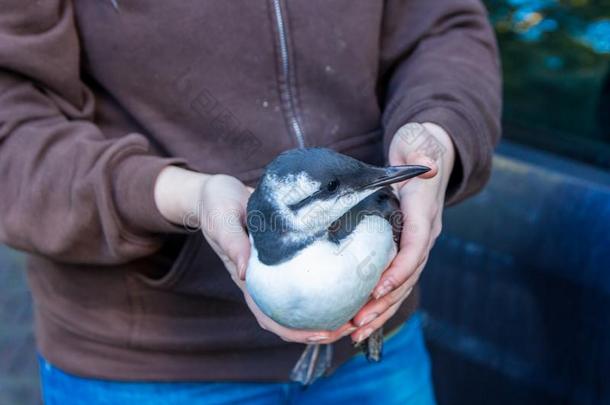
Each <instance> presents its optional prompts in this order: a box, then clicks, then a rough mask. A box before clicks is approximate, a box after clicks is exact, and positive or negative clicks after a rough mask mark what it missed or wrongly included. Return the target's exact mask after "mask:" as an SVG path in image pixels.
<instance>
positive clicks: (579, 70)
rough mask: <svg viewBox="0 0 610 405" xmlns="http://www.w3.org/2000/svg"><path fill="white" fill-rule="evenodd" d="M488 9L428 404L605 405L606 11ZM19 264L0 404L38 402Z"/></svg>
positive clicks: (609, 314)
mask: <svg viewBox="0 0 610 405" xmlns="http://www.w3.org/2000/svg"><path fill="white" fill-rule="evenodd" d="M485 3H486V4H487V6H488V8H489V11H490V18H491V20H492V23H493V25H494V27H495V29H496V32H497V35H498V39H499V42H500V46H501V53H502V63H503V68H504V81H505V84H504V96H505V107H504V140H503V141H502V144H501V145H500V147H499V149H498V151H497V154H496V157H495V161H494V170H493V174H492V178H491V182H490V184H489V186H488V187H487V188H486V189H485V190H484V191H483V192H482V193H481V194H480V195H478V196H477V197H475V198H473V199H471V200H469V201H468V202H466V203H464V204H461V205H459V206H458V207H454V208H450V209H448V210H447V211H446V215H445V220H444V232H443V234H442V236H441V238H440V239H439V240H438V242H437V244H436V246H435V248H434V253H433V254H432V255H431V260H430V263H429V265H428V268H427V269H426V271H425V272H424V276H423V280H422V285H423V311H424V319H425V327H426V337H427V340H428V345H429V348H430V351H431V354H432V357H433V362H434V363H433V364H434V370H433V372H434V380H435V384H436V392H437V397H438V402H439V404H440V405H453V404H456V405H457V404H460V405H462V404H515V403H517V404H610V170H609V169H610V0H599V1H589V0H486V1H485ZM473 224H474V225H473ZM23 265H24V261H23V257H22V256H21V255H20V254H18V253H16V252H14V251H12V250H10V249H8V248H6V247H3V246H0V405H12V404H24V405H29V404H36V403H39V393H38V380H37V365H36V357H35V351H34V339H33V335H32V327H31V325H32V321H31V314H32V311H31V300H30V296H29V293H28V290H27V287H26V285H25V280H24V272H23V271H22V269H23Z"/></svg>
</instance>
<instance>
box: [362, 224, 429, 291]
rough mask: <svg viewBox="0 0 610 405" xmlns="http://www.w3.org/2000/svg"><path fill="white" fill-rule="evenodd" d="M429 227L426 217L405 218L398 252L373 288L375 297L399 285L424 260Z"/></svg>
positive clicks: (426, 251)
mask: <svg viewBox="0 0 610 405" xmlns="http://www.w3.org/2000/svg"><path fill="white" fill-rule="evenodd" d="M407 215H408V214H407ZM430 228H431V224H430V221H429V220H428V219H427V218H426V217H423V216H417V217H415V218H413V217H406V218H405V222H404V224H403V229H402V233H401V236H400V247H399V249H398V253H397V255H396V257H395V258H394V260H392V263H390V266H389V267H388V268H387V269H386V270H385V271H384V272H383V274H382V275H381V278H380V279H379V282H378V283H377V285H376V287H375V289H374V290H373V296H374V297H375V298H376V299H380V298H381V297H383V296H385V295H386V294H388V293H390V292H391V291H392V290H394V289H396V288H398V287H399V286H401V285H402V284H403V283H404V282H405V281H406V280H407V279H408V278H409V277H410V276H411V275H413V274H414V273H415V271H416V269H417V268H418V267H419V266H420V265H421V264H422V263H423V262H424V261H425V260H426V258H427V256H428V249H427V248H428V246H429V243H430Z"/></svg>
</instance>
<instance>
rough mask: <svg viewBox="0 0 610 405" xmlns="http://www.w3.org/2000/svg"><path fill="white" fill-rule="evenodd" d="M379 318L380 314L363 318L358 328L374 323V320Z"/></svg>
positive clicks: (374, 313) (375, 313) (372, 314)
mask: <svg viewBox="0 0 610 405" xmlns="http://www.w3.org/2000/svg"><path fill="white" fill-rule="evenodd" d="M378 316H379V314H378V313H377V312H373V313H371V314H368V315H367V316H365V317H364V318H362V320H361V321H360V322H359V323H358V326H364V325H366V324H367V323H370V322H371V321H373V319H375V318H377V317H378Z"/></svg>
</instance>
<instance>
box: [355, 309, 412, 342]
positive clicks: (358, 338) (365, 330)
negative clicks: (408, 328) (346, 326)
mask: <svg viewBox="0 0 610 405" xmlns="http://www.w3.org/2000/svg"><path fill="white" fill-rule="evenodd" d="M401 303H402V301H399V302H397V303H395V304H394V305H392V306H390V307H389V308H388V309H387V310H386V311H385V312H384V313H383V314H381V315H380V316H379V317H378V318H376V319H375V320H373V321H372V322H370V323H368V324H366V325H364V326H362V327H361V328H358V329H356V330H355V331H354V332H352V334H351V338H352V341H354V342H355V343H360V342H362V341H363V340H364V339H366V338H368V337H369V336H371V333H373V332H374V331H376V330H377V329H379V328H380V327H382V326H383V324H384V323H386V322H387V321H388V319H390V318H391V317H392V316H394V314H395V313H396V311H398V308H400V304H401Z"/></svg>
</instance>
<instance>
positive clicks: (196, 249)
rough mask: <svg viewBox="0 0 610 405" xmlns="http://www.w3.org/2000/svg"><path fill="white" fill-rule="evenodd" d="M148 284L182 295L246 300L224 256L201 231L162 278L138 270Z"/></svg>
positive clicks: (141, 278)
mask: <svg viewBox="0 0 610 405" xmlns="http://www.w3.org/2000/svg"><path fill="white" fill-rule="evenodd" d="M136 277H137V279H138V281H139V282H140V283H142V284H143V285H144V286H145V288H148V289H153V290H162V291H165V292H169V293H172V294H177V295H182V296H185V295H187V296H196V297H199V298H212V299H221V300H231V301H239V302H241V301H243V296H242V294H241V291H240V290H239V288H238V287H237V286H236V285H235V283H234V282H233V280H232V279H231V276H230V275H229V273H228V271H227V270H226V268H225V266H224V264H223V262H222V260H220V258H219V257H218V256H217V255H216V252H214V250H213V249H212V247H211V246H210V245H209V244H208V243H207V241H206V240H205V238H204V237H203V234H202V233H201V232H194V233H192V234H190V235H188V237H187V239H186V241H185V242H184V245H183V246H182V248H181V249H180V252H179V253H178V255H177V257H176V259H175V261H174V263H173V264H172V266H171V268H170V270H169V271H168V272H167V273H166V274H164V275H163V276H162V277H160V278H153V277H148V276H146V275H144V274H137V276H136Z"/></svg>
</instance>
